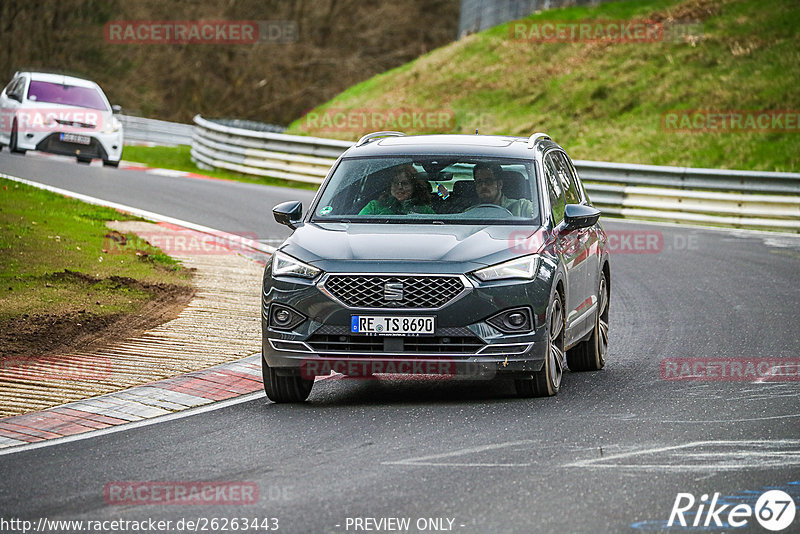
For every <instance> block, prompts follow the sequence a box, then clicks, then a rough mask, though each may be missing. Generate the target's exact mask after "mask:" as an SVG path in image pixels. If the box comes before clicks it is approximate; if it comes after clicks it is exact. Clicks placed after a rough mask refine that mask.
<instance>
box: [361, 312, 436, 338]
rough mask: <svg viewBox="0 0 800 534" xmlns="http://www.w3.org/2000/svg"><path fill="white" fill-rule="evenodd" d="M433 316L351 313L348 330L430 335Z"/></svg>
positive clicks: (391, 334) (433, 323)
mask: <svg viewBox="0 0 800 534" xmlns="http://www.w3.org/2000/svg"><path fill="white" fill-rule="evenodd" d="M434 331H435V321H434V317H398V316H395V315H381V316H375V315H351V316H350V332H351V333H353V334H377V335H384V336H404V335H431V334H433V333H434Z"/></svg>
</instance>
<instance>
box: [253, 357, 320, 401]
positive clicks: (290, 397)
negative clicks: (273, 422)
mask: <svg viewBox="0 0 800 534" xmlns="http://www.w3.org/2000/svg"><path fill="white" fill-rule="evenodd" d="M261 376H262V377H263V378H264V392H265V393H266V394H267V398H269V400H271V401H272V402H303V401H305V400H306V399H307V398H308V396H309V395H310V394H311V388H312V387H313V386H314V380H313V379H312V380H309V379H305V378H303V377H301V376H296V375H288V376H285V375H279V374H278V373H276V372H275V369H273V368H271V367H270V366H269V365H267V362H266V361H265V360H264V358H263V357H262V358H261Z"/></svg>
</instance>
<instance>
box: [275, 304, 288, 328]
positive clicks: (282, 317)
mask: <svg viewBox="0 0 800 534" xmlns="http://www.w3.org/2000/svg"><path fill="white" fill-rule="evenodd" d="M273 317H275V322H276V323H277V324H278V325H280V326H284V325H287V324H289V321H290V320H291V319H292V314H291V313H289V310H284V309H283V308H281V309H278V310H275V315H273Z"/></svg>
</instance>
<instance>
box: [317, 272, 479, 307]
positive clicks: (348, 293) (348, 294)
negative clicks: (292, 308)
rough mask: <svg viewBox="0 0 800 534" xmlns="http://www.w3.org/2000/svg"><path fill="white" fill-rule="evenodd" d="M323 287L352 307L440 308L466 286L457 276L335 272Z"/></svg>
mask: <svg viewBox="0 0 800 534" xmlns="http://www.w3.org/2000/svg"><path fill="white" fill-rule="evenodd" d="M387 284H388V285H389V286H391V289H394V290H395V291H394V294H393V295H392V294H391V291H387ZM398 284H399V285H398ZM324 287H325V289H326V290H327V291H328V292H329V293H330V294H331V295H332V296H333V297H334V298H336V299H337V300H339V301H340V302H341V303H343V304H344V305H345V306H348V307H351V308H398V309H418V308H441V307H442V306H444V305H445V304H447V303H448V302H450V301H451V300H453V299H455V298H456V297H458V296H459V295H460V294H461V293H462V292H463V291H464V290H465V287H464V283H463V282H462V281H461V278H459V277H458V276H425V275H422V276H397V275H358V274H332V275H330V276H328V278H327V280H325V283H324ZM397 288H400V290H399V294H398V291H397ZM398 296H399V298H398ZM387 297H388V298H387ZM391 297H395V299H397V300H395V299H392V298H391Z"/></svg>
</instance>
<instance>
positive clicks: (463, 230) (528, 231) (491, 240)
mask: <svg viewBox="0 0 800 534" xmlns="http://www.w3.org/2000/svg"><path fill="white" fill-rule="evenodd" d="M537 230H539V228H538V227H518V226H505V225H502V226H501V225H492V226H486V225H480V226H479V225H434V224H425V225H417V224H394V225H387V224H349V223H325V224H317V223H309V224H305V225H304V226H301V227H300V228H298V229H297V230H296V231H295V233H294V234H293V235H292V236H291V237H290V238H289V239H288V240H287V241H286V244H285V246H284V247H283V250H284V251H285V252H286V253H287V254H290V255H292V256H295V257H296V258H298V259H300V260H302V261H305V262H308V263H312V264H318V266H320V267H322V268H323V269H326V270H327V268H326V267H325V266H323V265H322V264H326V265H328V266H329V265H330V264H331V263H332V262H340V261H346V262H350V261H357V262H375V263H381V264H388V263H394V264H397V263H404V262H437V263H446V264H466V265H467V266H472V268H479V267H482V266H485V265H492V264H494V263H497V262H500V261H504V260H506V259H510V258H513V257H517V256H521V255H524V254H530V253H533V252H536V250H530V247H520V246H519V245H520V243H530V242H532V241H531V239H530V237H531V236H533V235H535V234H536V233H537ZM328 268H329V267H328Z"/></svg>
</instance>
